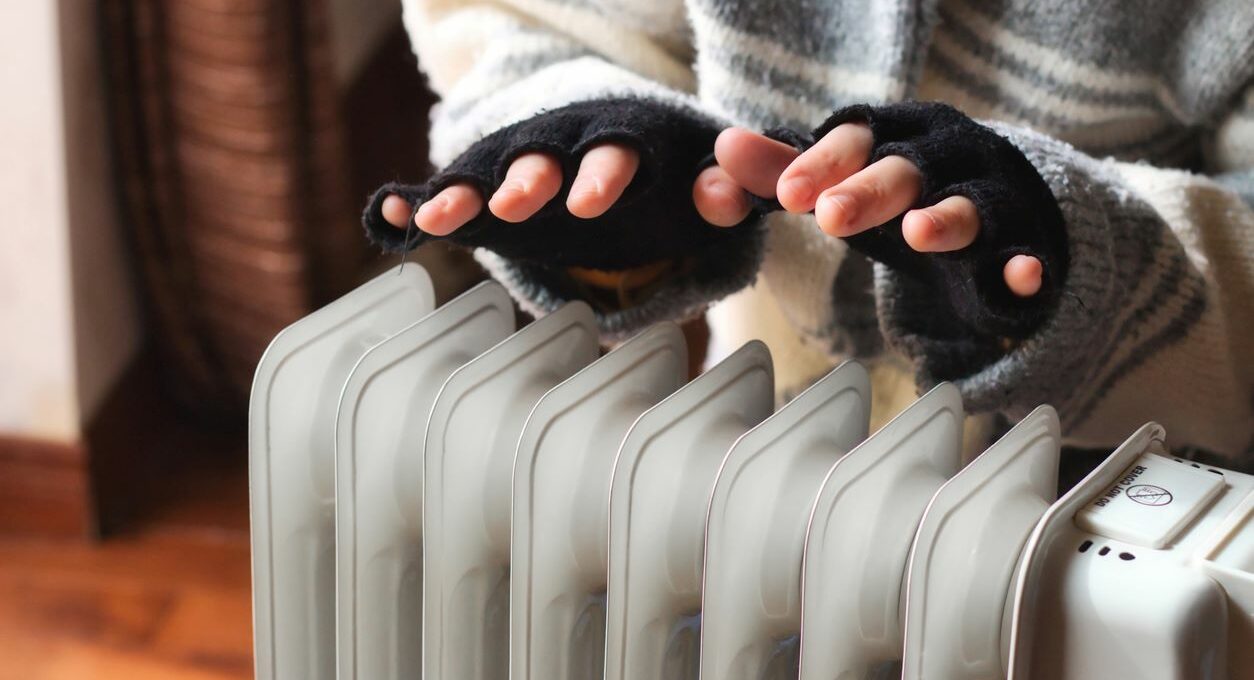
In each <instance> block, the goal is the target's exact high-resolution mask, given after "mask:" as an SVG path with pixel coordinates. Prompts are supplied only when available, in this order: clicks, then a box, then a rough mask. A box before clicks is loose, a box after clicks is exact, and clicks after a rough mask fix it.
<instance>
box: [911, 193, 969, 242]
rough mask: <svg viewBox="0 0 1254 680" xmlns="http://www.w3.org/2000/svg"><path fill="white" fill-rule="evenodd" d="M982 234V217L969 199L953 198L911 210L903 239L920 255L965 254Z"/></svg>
mask: <svg viewBox="0 0 1254 680" xmlns="http://www.w3.org/2000/svg"><path fill="white" fill-rule="evenodd" d="M979 233H980V216H979V214H977V213H976V211H975V204H974V203H972V202H971V199H969V198H967V197H966V196H950V197H949V198H946V199H945V200H943V201H941V202H940V203H937V204H936V205H933V206H929V207H927V208H921V209H919V210H911V211H910V212H908V213H906V216H905V217H903V218H902V220H901V235H902V237H904V238H905V239H906V243H907V244H908V245H909V246H910V247H911V248H914V249H915V250H917V251H919V252H920V253H948V252H951V251H954V250H962V249H963V248H966V247H967V246H969V245H971V243H972V242H974V241H975V237H976V236H977V235H978V234H979Z"/></svg>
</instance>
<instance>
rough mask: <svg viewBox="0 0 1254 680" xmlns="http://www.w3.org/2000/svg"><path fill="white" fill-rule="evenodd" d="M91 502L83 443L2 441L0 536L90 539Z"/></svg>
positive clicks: (92, 526)
mask: <svg viewBox="0 0 1254 680" xmlns="http://www.w3.org/2000/svg"><path fill="white" fill-rule="evenodd" d="M91 498H92V493H91V480H90V475H89V474H88V465H87V450H86V448H85V447H84V446H83V445H82V444H81V443H65V442H55V441H43V440H37V439H27V438H21V437H9V436H0V535H39V536H49V537H58V538H84V537H88V536H91V535H93V534H94V533H95V522H94V516H95V512H94V509H93V507H92V501H91Z"/></svg>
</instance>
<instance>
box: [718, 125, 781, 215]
mask: <svg viewBox="0 0 1254 680" xmlns="http://www.w3.org/2000/svg"><path fill="white" fill-rule="evenodd" d="M796 157H797V150H796V149H794V148H792V147H791V146H788V145H787V144H784V143H783V142H777V141H775V140H773V139H770V138H769V137H764V136H762V135H760V134H758V133H756V132H750V131H748V130H746V129H744V128H727V129H726V130H723V131H722V132H721V133H719V136H718V139H716V140H714V158H715V159H716V160H718V164H719V166H720V167H722V168H723V169H724V170H726V171H727V174H728V175H729V176H730V177H731V178H732V179H733V180H734V181H735V182H736V183H737V184H739V185H740V186H742V187H744V188H745V189H746V190H748V191H749V193H751V194H754V195H757V196H761V197H762V198H773V197H774V196H775V184H776V182H778V181H779V175H780V173H781V172H783V171H784V168H787V167H788V164H789V163H791V162H792V161H793V159H795V158H796Z"/></svg>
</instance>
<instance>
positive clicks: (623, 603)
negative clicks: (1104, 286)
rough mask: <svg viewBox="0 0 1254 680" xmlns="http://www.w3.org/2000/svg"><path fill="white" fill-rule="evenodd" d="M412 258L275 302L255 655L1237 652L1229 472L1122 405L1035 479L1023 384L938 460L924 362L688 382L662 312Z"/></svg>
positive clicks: (684, 664)
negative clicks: (542, 307)
mask: <svg viewBox="0 0 1254 680" xmlns="http://www.w3.org/2000/svg"><path fill="white" fill-rule="evenodd" d="M433 300H434V295H433V293H432V287H431V281H430V279H429V278H428V276H427V274H426V272H424V271H423V270H422V269H421V268H420V267H419V266H417V265H415V264H408V265H404V266H403V267H402V268H400V269H399V270H398V269H393V270H392V271H390V272H388V273H385V274H383V275H382V276H380V277H378V278H376V279H374V280H373V281H371V282H369V283H367V284H365V285H364V286H362V287H360V288H358V289H357V290H355V291H353V292H351V293H349V294H348V295H346V296H345V297H343V298H341V299H340V300H338V301H336V302H334V303H332V304H331V305H329V306H327V307H325V308H323V309H321V310H319V311H317V312H315V313H313V314H311V315H310V316H308V317H306V318H305V319H303V320H301V321H299V322H298V323H296V324H294V325H292V326H291V327H289V328H287V329H286V330H284V331H283V332H282V333H280V334H279V335H278V337H276V338H275V339H274V341H273V343H272V344H271V346H270V348H269V349H268V350H267V352H266V354H265V356H264V357H263V358H262V360H261V363H260V366H259V367H258V369H257V375H256V380H255V383H254V386H253V393H252V401H251V412H250V422H249V447H250V456H251V499H252V541H253V591H254V594H253V597H254V628H255V643H256V646H255V651H256V659H257V666H256V668H257V677H258V678H259V679H261V680H275V679H277V680H329V679H330V678H335V677H338V678H340V679H341V680H349V679H352V680H398V679H402V678H408V679H415V680H416V679H418V678H426V679H427V680H437V679H438V680H498V679H499V680H504V679H505V678H511V679H512V680H582V679H589V680H591V679H594V678H597V679H599V678H602V677H604V678H606V679H607V680H672V679H676V680H678V679H693V678H702V679H714V680H741V679H743V680H749V679H753V680H758V679H762V680H776V679H780V678H790V679H791V678H802V679H803V680H834V679H837V678H839V679H860V678H888V677H898V676H900V677H903V678H907V679H909V680H976V679H981V680H982V679H988V678H1003V677H1006V678H1014V679H1024V680H1026V679H1029V678H1030V679H1031V680H1072V679H1085V680H1088V679H1096V678H1109V679H1114V678H1139V679H1146V680H1159V679H1162V680H1166V679H1178V680H1184V679H1190V680H1193V679H1234V680H1235V679H1238V678H1254V477H1251V476H1248V475H1244V474H1239V473H1236V472H1232V471H1228V470H1221V469H1217V468H1213V467H1208V466H1205V465H1199V464H1197V463H1194V462H1192V461H1189V460H1185V459H1182V458H1179V457H1176V456H1173V455H1172V454H1171V452H1170V451H1169V450H1167V448H1166V447H1165V444H1164V439H1165V433H1164V431H1163V429H1162V428H1161V427H1159V426H1158V425H1156V424H1153V423H1151V424H1147V425H1145V426H1144V427H1142V428H1141V429H1140V430H1138V431H1136V432H1135V433H1132V435H1131V436H1130V437H1129V438H1128V440H1127V441H1126V442H1125V443H1124V444H1123V445H1122V446H1120V447H1119V449H1118V450H1117V451H1116V452H1115V453H1114V454H1113V455H1112V456H1110V457H1109V458H1108V459H1107V460H1106V461H1105V462H1104V463H1102V464H1101V465H1100V466H1099V467H1098V468H1097V469H1095V470H1094V471H1093V472H1092V473H1091V474H1089V475H1088V476H1087V477H1086V478H1085V479H1084V480H1083V481H1082V482H1080V483H1079V484H1078V485H1077V486H1075V487H1074V488H1073V489H1071V490H1070V491H1069V492H1068V493H1066V494H1065V495H1064V496H1062V497H1061V498H1057V497H1056V488H1057V470H1058V457H1059V446H1060V444H1059V425H1058V419H1057V416H1056V414H1055V413H1054V411H1053V409H1051V408H1050V407H1049V406H1042V407H1040V408H1038V409H1037V410H1036V411H1034V412H1032V413H1031V414H1030V415H1028V416H1027V417H1026V418H1024V419H1023V420H1022V421H1021V422H1020V423H1018V425H1016V426H1015V427H1014V428H1013V429H1012V430H1010V432H1009V433H1007V434H1006V435H1005V436H1004V437H1002V438H1001V439H1000V440H999V441H998V442H996V443H995V444H993V446H992V447H990V448H989V449H988V450H987V451H985V452H984V453H983V454H981V455H979V456H977V457H975V458H974V459H973V460H970V461H966V460H963V458H962V454H961V438H962V423H963V410H962V402H961V399H960V398H959V395H958V393H957V390H956V389H955V388H953V387H952V386H950V385H940V386H939V387H936V388H935V389H933V390H932V391H931V392H929V393H927V394H926V395H924V396H923V397H921V398H920V399H919V400H918V401H917V402H915V403H914V404H913V405H912V406H910V407H909V408H908V409H906V410H905V411H904V412H902V413H901V414H900V415H899V416H897V417H896V418H895V419H894V420H892V421H891V422H890V423H888V424H887V425H886V426H884V427H883V428H882V429H880V430H879V431H878V432H876V433H874V434H873V435H871V436H869V437H868V431H867V430H868V418H869V410H870V408H869V404H870V384H869V379H868V376H867V373H866V371H865V370H864V369H863V368H862V366H860V365H858V364H857V363H852V362H850V363H846V364H844V365H842V366H840V367H839V368H836V369H835V370H833V371H832V372H831V373H830V374H828V375H827V376H826V377H825V378H823V379H822V380H820V381H818V382H817V383H815V384H814V385H813V386H812V387H811V388H809V389H808V390H807V391H806V392H804V393H802V394H801V395H800V396H798V397H796V398H795V399H793V400H792V401H791V402H789V403H788V404H787V405H786V406H784V407H782V408H781V409H779V410H778V411H774V409H773V375H772V366H771V358H770V356H769V354H768V353H767V351H766V348H765V347H764V346H763V345H761V344H758V343H750V344H748V345H745V346H744V347H742V348H741V349H740V350H739V351H737V352H735V353H734V354H732V355H731V356H729V357H728V358H727V359H726V360H724V361H722V362H721V363H719V364H718V365H716V366H714V367H713V368H712V369H710V370H709V371H707V372H706V373H704V374H703V375H701V376H700V377H698V378H696V379H695V380H693V381H691V382H686V381H685V373H686V367H687V358H686V350H685V343H684V339H683V337H682V335H681V333H680V331H679V329H678V328H677V327H676V326H674V325H672V324H660V325H657V326H654V327H652V328H650V329H649V330H647V331H645V332H643V333H641V334H640V335H638V336H636V337H635V338H634V339H632V340H630V341H628V342H626V343H624V344H623V345H621V346H619V347H618V348H616V349H614V350H613V351H611V352H609V353H608V354H606V355H605V356H601V357H599V358H598V355H599V347H598V342H597V332H596V327H595V324H594V320H593V315H592V312H591V311H590V309H589V308H588V307H587V306H585V305H583V304H582V303H571V304H568V305H566V306H565V307H563V308H562V309H560V310H558V311H556V312H554V313H552V314H550V315H548V316H546V317H544V318H541V319H539V320H538V321H535V322H534V323H531V324H530V325H528V326H526V327H525V328H523V329H522V330H519V331H517V332H515V331H514V323H515V320H514V313H513V310H512V308H511V305H510V301H509V299H508V297H507V296H506V294H505V292H504V290H503V289H502V288H501V287H500V286H499V285H498V284H496V283H494V282H487V283H483V284H480V285H479V286H478V287H476V288H474V289H472V290H470V291H469V292H467V293H465V294H464V295H462V296H461V297H458V298H457V299H455V300H453V301H451V302H449V303H448V304H445V305H444V306H442V307H440V308H439V309H433V307H434V303H433Z"/></svg>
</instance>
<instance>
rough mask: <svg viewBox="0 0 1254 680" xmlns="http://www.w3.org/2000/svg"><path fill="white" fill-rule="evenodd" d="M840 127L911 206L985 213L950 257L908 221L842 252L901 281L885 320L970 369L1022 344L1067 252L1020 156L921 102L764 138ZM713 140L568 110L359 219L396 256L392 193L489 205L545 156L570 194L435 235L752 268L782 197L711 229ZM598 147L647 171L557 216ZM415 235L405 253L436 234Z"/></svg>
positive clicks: (594, 264)
mask: <svg viewBox="0 0 1254 680" xmlns="http://www.w3.org/2000/svg"><path fill="white" fill-rule="evenodd" d="M847 122H864V123H866V124H867V125H868V126H869V127H870V129H871V132H872V135H873V139H874V142H873V146H872V151H871V157H870V160H869V161H868V164H869V163H873V162H875V161H877V160H879V159H881V158H884V157H886V156H891V155H899V156H903V157H905V158H906V159H908V160H910V161H911V162H913V163H914V164H915V165H916V166H917V167H918V168H919V170H920V173H921V176H922V190H921V192H920V198H919V200H918V202H917V204H916V207H925V206H929V205H933V204H935V203H937V202H938V201H940V200H942V199H944V198H947V197H949V196H955V195H961V196H965V197H967V198H969V199H971V201H972V202H973V203H974V204H975V206H976V209H977V212H978V215H979V218H980V232H979V235H978V236H977V237H976V239H975V241H974V242H973V243H972V244H971V245H970V246H968V247H966V248H963V249H961V250H958V251H954V252H950V253H919V252H917V251H915V250H913V249H912V248H910V247H909V245H908V244H906V242H905V239H904V238H903V237H902V233H901V216H898V217H897V218H896V219H894V220H892V221H890V222H888V223H886V224H884V225H882V226H880V227H878V228H874V229H870V230H867V231H866V232H863V233H861V234H858V235H856V236H852V237H849V238H847V239H845V240H846V241H847V242H848V243H849V245H850V247H852V248H854V249H855V250H857V251H860V252H862V253H863V254H865V255H867V256H868V257H870V258H872V259H874V260H877V261H879V262H882V263H884V264H885V265H887V266H888V267H890V268H892V269H893V270H895V271H897V272H899V273H900V274H902V275H903V277H902V278H903V279H904V280H905V281H904V285H905V286H906V287H907V288H908V289H909V294H908V295H906V296H904V297H905V298H906V299H905V300H904V301H899V302H898V303H897V309H896V312H897V316H898V317H899V318H898V319H894V323H901V324H904V325H905V326H907V328H906V329H905V330H907V331H909V332H912V333H916V334H919V335H922V336H926V337H934V338H938V339H941V340H944V341H946V342H948V343H950V344H949V345H948V346H949V348H950V349H949V350H946V351H952V352H953V353H954V356H955V357H961V360H962V361H964V362H965V361H970V357H972V356H978V355H981V354H986V353H987V352H989V351H993V352H996V351H999V348H1001V347H1002V345H1004V342H1005V339H1006V338H1009V339H1011V340H1017V339H1022V338H1026V337H1027V336H1029V335H1030V334H1031V333H1032V332H1033V331H1034V330H1035V329H1036V328H1037V327H1038V326H1039V325H1040V323H1041V322H1042V321H1043V320H1044V319H1045V318H1046V316H1048V314H1049V312H1050V310H1051V309H1052V307H1053V305H1054V303H1055V301H1056V299H1057V296H1058V294H1059V292H1060V291H1061V289H1062V285H1063V281H1064V279H1065V278H1066V273H1067V265H1068V254H1067V237H1066V230H1065V225H1064V222H1063V217H1062V212H1061V210H1060V209H1059V207H1058V204H1057V202H1056V201H1055V199H1054V197H1053V194H1052V192H1051V191H1050V189H1049V186H1048V185H1047V184H1046V183H1045V181H1044V180H1043V179H1042V178H1041V176H1040V175H1039V174H1038V173H1037V171H1036V169H1035V168H1034V167H1033V166H1032V165H1031V164H1030V163H1029V162H1028V160H1027V159H1026V158H1025V157H1024V155H1023V154H1022V152H1020V151H1019V150H1018V149H1017V148H1016V147H1015V146H1014V145H1012V144H1011V143H1010V142H1009V141H1008V140H1006V139H1005V138H1004V137H1002V136H1001V135H999V134H997V133H996V132H994V131H993V130H991V129H989V128H988V127H985V126H983V125H980V124H979V123H977V122H975V121H974V120H972V119H970V118H969V117H967V116H966V115H964V114H963V113H961V112H959V111H958V110H956V109H954V108H953V107H950V106H948V105H945V104H939V103H924V102H904V103H899V104H889V105H883V106H867V105H857V106H850V107H847V108H844V109H841V110H839V111H837V112H835V113H834V114H833V115H832V116H831V117H829V118H828V119H827V120H826V121H825V122H824V123H823V124H822V125H820V126H819V127H818V128H816V129H815V130H814V131H813V132H811V133H810V134H808V135H806V134H801V133H797V132H795V131H792V130H787V129H774V130H768V131H767V132H766V135H767V136H769V137H772V138H774V139H777V140H780V141H783V142H785V143H788V144H790V145H792V146H794V147H796V148H797V149H798V150H800V151H804V150H805V149H807V148H809V147H810V146H812V145H813V144H814V141H815V140H817V139H820V138H822V137H823V135H825V134H827V133H828V132H830V131H831V130H832V129H834V128H835V127H836V126H838V125H840V124H842V123H847ZM719 131H720V126H719V125H717V124H716V123H715V122H714V121H712V120H709V119H706V118H704V117H703V116H701V115H699V114H697V113H694V112H692V111H689V110H685V109H681V108H679V107H675V106H671V105H667V104H662V103H659V102H655V101H648V100H642V99H612V100H595V101H589V102H582V103H578V104H572V105H569V106H565V107H562V108H559V109H554V110H552V111H549V112H547V113H544V114H541V115H538V116H536V117H534V118H531V119H528V120H526V121H523V122H521V123H517V124H514V125H511V126H509V127H506V128H503V129H501V130H499V131H497V132H495V133H493V134H491V135H489V136H487V137H486V138H484V139H483V140H482V141H480V142H479V143H477V144H475V145H474V146H473V147H471V149H470V150H469V151H467V152H466V153H465V154H463V155H462V156H461V157H459V158H458V159H457V160H455V161H454V162H453V163H452V164H451V165H450V166H449V167H448V168H447V169H445V170H444V171H442V172H440V173H438V174H437V175H436V176H435V177H434V178H432V179H431V180H430V181H429V182H427V183H426V184H423V185H421V186H404V185H399V184H388V185H385V186H383V187H382V188H380V189H379V190H378V191H377V192H376V193H375V195H374V196H373V197H372V198H371V200H370V203H369V205H368V206H367V208H366V211H365V215H364V216H363V222H364V224H365V227H366V230H367V232H368V234H369V235H370V237H371V238H372V239H373V240H374V241H375V242H376V243H379V244H380V245H382V246H383V247H384V248H385V249H388V250H399V249H401V248H402V247H403V244H404V243H405V242H406V234H405V230H400V229H396V228H394V227H393V226H391V225H390V224H388V223H387V222H386V221H385V220H384V219H383V217H382V214H381V212H380V208H381V205H382V202H383V199H384V198H386V197H387V195H388V194H392V193H395V194H398V195H400V196H402V197H403V198H405V199H406V200H408V201H409V202H410V204H411V205H412V206H413V207H414V209H415V210H417V207H418V206H419V205H420V204H421V203H422V202H423V201H424V200H426V199H427V198H429V197H431V196H433V195H435V194H436V193H437V192H438V191H440V190H441V189H443V188H445V187H447V186H449V185H451V184H455V183H458V182H467V183H469V184H471V185H473V186H475V187H476V188H477V189H478V190H479V191H480V193H481V194H482V195H483V196H484V198H485V199H486V198H487V197H489V196H491V195H492V193H493V192H494V191H495V190H496V188H497V187H499V186H500V183H501V181H502V179H503V178H504V176H505V171H506V169H507V168H508V167H509V164H510V162H511V161H513V160H514V159H515V158H517V157H518V156H520V155H522V154H524V153H527V152H530V151H542V152H545V153H549V154H552V155H553V156H555V157H556V158H557V159H558V161H559V163H560V165H561V167H562V171H563V187H562V190H561V191H560V192H559V194H558V196H557V198H555V199H554V200H552V201H550V202H549V203H548V204H547V205H545V206H544V207H543V208H542V209H541V210H540V211H539V212H538V213H536V215H535V216H533V217H531V218H530V219H528V220H526V221H525V222H523V223H521V224H510V223H506V222H504V221H502V220H499V219H498V218H496V217H494V216H493V215H492V214H491V213H490V212H489V211H487V210H484V211H482V212H481V213H480V214H479V215H478V216H477V217H475V218H474V219H473V220H471V221H470V222H469V223H468V224H466V225H465V226H463V227H462V228H460V229H458V230H457V231H455V232H453V233H452V234H450V235H449V236H446V237H442V238H444V239H447V240H449V241H452V242H454V243H457V244H460V245H464V246H469V247H483V248H487V249H488V250H491V251H494V252H496V253H497V254H499V255H501V256H502V257H505V258H508V259H512V260H516V261H519V262H522V263H525V264H530V265H541V266H546V267H571V266H576V267H587V268H593V269H607V270H622V269H627V268H631V267H637V266H641V265H646V264H651V263H655V262H659V261H664V260H671V259H681V258H687V257H697V258H702V257H703V258H704V260H705V265H704V266H705V267H707V268H711V267H715V268H716V267H719V266H726V267H735V266H744V265H745V264H746V263H749V262H752V263H753V264H754V266H756V262H757V257H756V255H755V256H754V257H752V258H746V257H745V256H744V254H743V251H745V250H748V249H756V248H760V243H761V233H760V228H759V223H760V221H761V217H762V216H763V215H765V214H766V213H768V212H770V211H772V210H779V209H780V206H779V204H778V203H777V202H775V201H772V200H762V199H755V200H753V201H752V203H753V205H754V208H753V210H752V212H751V213H750V215H749V216H748V217H746V218H745V220H743V221H742V222H741V223H740V224H738V225H736V226H734V227H730V228H722V227H716V226H713V225H711V224H709V223H707V222H706V221H705V220H704V219H702V218H701V216H700V215H699V214H698V213H697V211H696V208H695V206H694V205H693V201H692V186H693V182H694V181H695V179H696V177H697V174H698V173H700V171H701V170H703V169H704V168H706V167H708V166H709V165H710V164H712V163H713V159H712V152H713V148H714V140H715V138H716V137H717V136H718V133H719ZM602 142H618V143H622V144H625V145H627V146H629V147H631V148H633V149H635V150H636V151H637V152H638V153H639V154H640V168H639V170H638V172H637V174H636V177H635V178H634V179H633V180H632V182H631V184H630V185H629V186H628V187H627V189H626V191H625V192H624V194H623V196H622V198H620V199H619V200H618V201H617V202H616V203H615V205H614V206H613V207H611V208H610V209H609V210H608V211H607V212H606V213H605V214H604V215H602V216H600V217H597V218H594V219H590V220H585V219H580V218H577V217H574V216H572V215H570V213H569V212H568V211H567V210H566V208H565V205H564V202H565V196H566V194H567V192H568V191H569V189H570V183H571V181H572V179H573V178H574V176H575V174H576V171H577V169H578V164H579V160H580V157H581V155H582V153H583V151H585V150H586V149H588V148H590V147H591V146H593V145H595V144H597V143H602ZM411 221H412V218H411ZM416 233H417V237H416V238H412V240H411V241H410V244H411V245H417V244H419V243H422V242H424V241H427V240H432V239H436V238H441V237H434V236H431V235H429V234H425V233H423V232H416ZM1019 254H1026V255H1032V256H1034V257H1036V258H1038V259H1039V260H1040V261H1041V264H1042V265H1043V269H1044V272H1043V277H1042V286H1041V290H1040V292H1039V293H1037V294H1036V295H1035V296H1033V297H1031V298H1020V297H1017V296H1015V295H1014V293H1012V292H1011V291H1010V290H1009V288H1007V286H1006V284H1005V280H1004V278H1003V276H1004V274H1003V269H1004V267H1005V264H1006V262H1007V261H1008V260H1009V259H1010V258H1011V257H1013V256H1015V255H1019ZM720 260H722V261H723V264H722V265H720V264H719V261H720ZM742 278H743V277H742ZM967 368H969V367H954V369H955V370H956V371H961V370H966V369H967Z"/></svg>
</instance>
